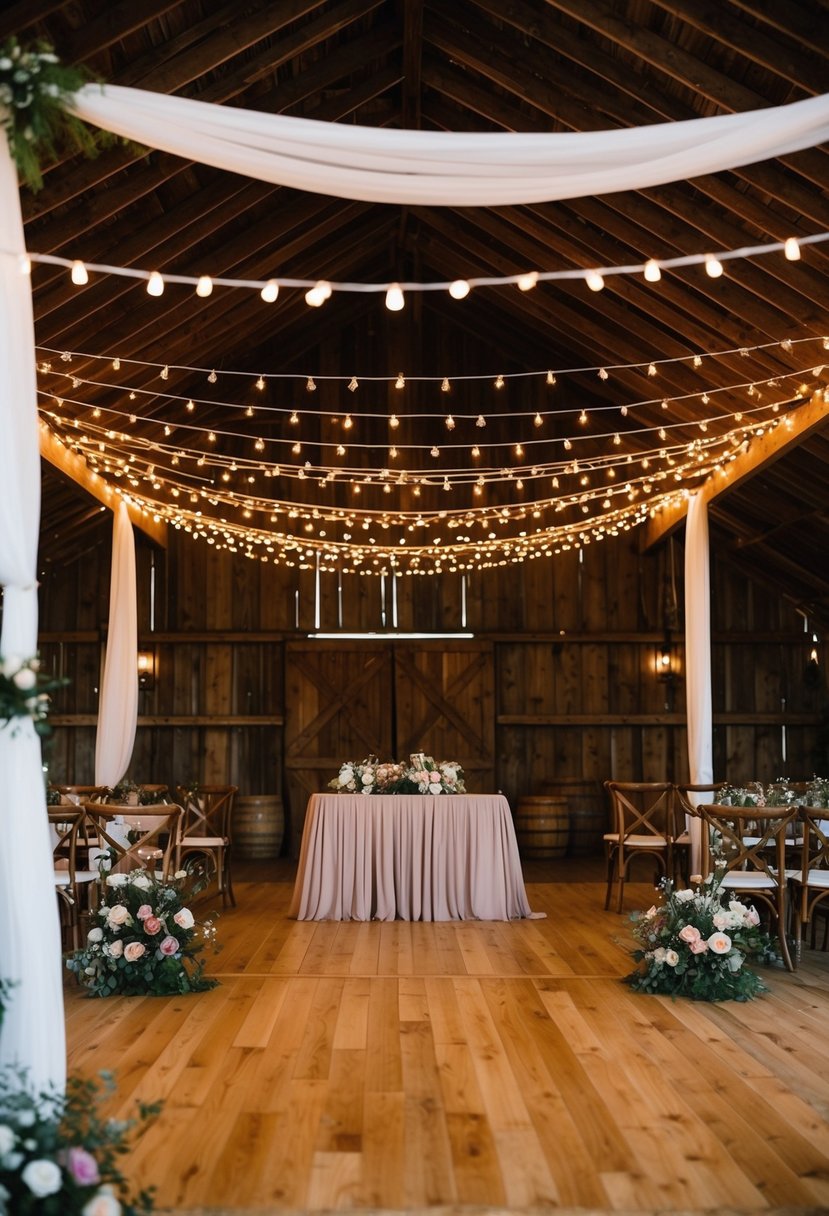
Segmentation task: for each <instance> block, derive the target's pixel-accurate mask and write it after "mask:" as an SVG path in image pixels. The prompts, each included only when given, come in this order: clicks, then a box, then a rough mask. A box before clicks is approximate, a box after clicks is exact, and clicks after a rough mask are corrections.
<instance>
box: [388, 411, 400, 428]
mask: <svg viewBox="0 0 829 1216" xmlns="http://www.w3.org/2000/svg"><path fill="white" fill-rule="evenodd" d="M389 426H390V427H392V428H393V429H394V430H397V428H398V427H399V426H400V419H399V418H398V417H397V414H392V416H391V418H389Z"/></svg>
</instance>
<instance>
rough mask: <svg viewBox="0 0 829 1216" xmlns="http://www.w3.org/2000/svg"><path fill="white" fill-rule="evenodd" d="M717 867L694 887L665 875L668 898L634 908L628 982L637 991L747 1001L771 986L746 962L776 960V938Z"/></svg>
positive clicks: (664, 882) (665, 888)
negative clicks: (632, 966)
mask: <svg viewBox="0 0 829 1216" xmlns="http://www.w3.org/2000/svg"><path fill="white" fill-rule="evenodd" d="M723 875H724V870H723V869H722V868H718V869H717V870H715V871H714V873H713V874H710V875H709V876H708V878H706V879H705V881H704V882H702V881H700V882H699V883H698V884H697V885H696V886H695V887H694V888H685V889H681V890H678V891H677V890H674V888H673V884H672V882H671V881H670V879H663V880H662V884H661V885H662V888H663V890H664V894H665V900H664V903H662V904H660V905H659V906H654V907H652V908H649V909H648V911H647V912H635V913H634V914H633V916H632V920H633V936H634V938H635V939H636V941H637V942H638V943H639V947H638V949H636V950H634V951H633V957H634V959H635V960H636V962H637V963H638V964H639V966H638V968H637V969H636V970H635V971H634V972H632V974H631V975H628V976H626V982H627V983H629V984H630V986H631V987H632V988H633V989H634V990H635V991H637V992H653V993H665V994H667V995H669V996H674V997H676V996H689V997H691V998H692V999H693V1000H697V1001H730V1000H733V1001H748V1000H751V998H752V997H755V996H757V994H758V993H760V992H765V991H767V989H766V986H765V985H764V984H763V982H762V980H760V978H759V977H758V976H757V975H755V974H754V972H753V971H750V970H749V969H748V967H746V966H745V963H746V962H747V961H748V960H756V961H759V962H764V963H772V962H775V961H776V960H777V957H778V955H777V951H776V949H775V944H774V941H773V940H772V939H771V938H770V937H769V935H768V934H767V933H765V932H764V931H763V930H761V928H760V916H759V913H758V912H757V910H756V909H755V908H754V907H753V906H752V907H746V905H745V904H743V903H741V902H740V900H738V899H730V898H728V896H729V892H727V891H726V890H725V888H724V887H723V885H722V879H723Z"/></svg>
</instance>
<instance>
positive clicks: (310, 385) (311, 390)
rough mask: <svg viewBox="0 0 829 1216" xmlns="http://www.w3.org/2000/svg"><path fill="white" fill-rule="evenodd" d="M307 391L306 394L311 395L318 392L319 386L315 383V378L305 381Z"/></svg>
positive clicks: (311, 377)
mask: <svg viewBox="0 0 829 1216" xmlns="http://www.w3.org/2000/svg"><path fill="white" fill-rule="evenodd" d="M305 390H306V392H309V393H315V392H316V391H317V386H316V384H315V382H314V377H313V376H309V377H308V379H307V380H306V381H305Z"/></svg>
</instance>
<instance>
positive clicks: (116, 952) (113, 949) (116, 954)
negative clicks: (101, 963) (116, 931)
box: [107, 937, 124, 958]
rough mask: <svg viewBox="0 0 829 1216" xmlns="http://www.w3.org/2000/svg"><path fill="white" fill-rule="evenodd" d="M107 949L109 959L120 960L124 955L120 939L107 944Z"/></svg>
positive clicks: (117, 938)
mask: <svg viewBox="0 0 829 1216" xmlns="http://www.w3.org/2000/svg"><path fill="white" fill-rule="evenodd" d="M107 949H108V950H109V957H110V958H120V957H121V955H122V954H123V953H124V943H123V942H122V941H121V939H120V937H116V939H115V941H114V942H110V943H109V946H108V947H107Z"/></svg>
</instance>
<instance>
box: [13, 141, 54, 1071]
mask: <svg viewBox="0 0 829 1216" xmlns="http://www.w3.org/2000/svg"><path fill="white" fill-rule="evenodd" d="M0 249H3V250H6V251H8V253H7V256H5V257H0V318H1V319H2V320H1V321H0V436H2V443H0V487H2V491H0V583H1V584H2V586H3V628H2V633H0V655H2V656H3V658H4V659H6V660H9V659H13V658H18V659H28V658H31V657H33V656H34V654H35V653H36V651H37V541H38V532H39V526H40V453H39V448H38V428H37V395H36V384H35V355H34V330H33V325H32V299H31V292H30V287H29V280H28V278H27V276H26V275H24V274H21V270H20V266H21V259H22V258H23V255H24V253H25V244H24V240H23V222H22V219H21V215H20V198H19V194H18V190H17V173H16V170H15V167H14V165H13V163H12V160H11V157H10V155H9V152H8V148H7V145H6V141H5V140H4V139H0ZM60 951H61V945H60V926H59V923H58V911H57V900H56V898H55V887H54V882H53V875H52V848H51V844H50V840H49V824H48V820H47V817H46V795H45V789H44V782H43V768H42V760H41V752H40V738H39V737H38V735H37V734H36V732H35V729H34V725H33V723H32V721H31V719H29V718H25V719H24V718H16V719H13V720H12V721H11V722H8V723H7V724H6V725H5V726H4V727H3V729H2V730H0V968H1V969H2V975H3V977H4V978H5V979H8V980H12V981H15V982H16V984H17V987H16V988H14V990H13V992H12V997H11V1002H10V1005H9V1008H8V1010H7V1012H6V1018H5V1022H4V1025H3V1033H2V1035H0V1063H2V1064H8V1063H17V1064H20V1065H21V1066H23V1067H24V1068H27V1069H28V1072H29V1077H30V1078H31V1080H32V1081H33V1082H34V1083H35V1086H36V1087H37V1089H38V1090H40V1089H42V1088H43V1087H44V1086H47V1085H49V1084H50V1083H54V1084H55V1085H58V1086H61V1087H62V1086H63V1084H64V1081H65V1077H66V1043H65V1036H64V1027H63V986H62V979H61V953H60Z"/></svg>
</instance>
